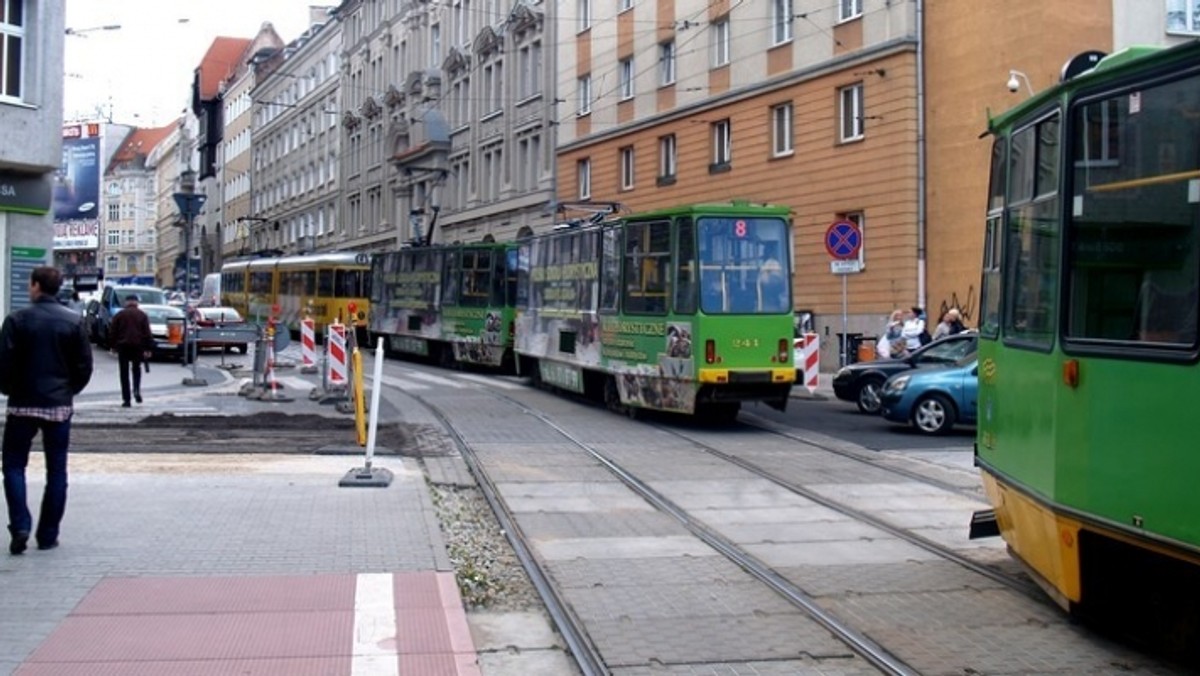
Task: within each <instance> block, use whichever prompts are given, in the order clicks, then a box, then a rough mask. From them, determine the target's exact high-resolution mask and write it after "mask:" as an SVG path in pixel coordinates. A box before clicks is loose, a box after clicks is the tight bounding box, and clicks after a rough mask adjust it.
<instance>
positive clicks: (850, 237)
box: [825, 221, 862, 260]
mask: <svg viewBox="0 0 1200 676" xmlns="http://www.w3.org/2000/svg"><path fill="white" fill-rule="evenodd" d="M861 248H862V231H861V230H859V229H858V226H857V225H855V224H854V223H853V222H851V221H836V222H834V223H833V225H830V226H829V229H828V230H826V231H825V250H826V251H828V252H829V255H830V256H833V257H834V258H837V259H838V260H845V259H847V258H854V257H855V256H857V255H858V251H859V249H861Z"/></svg>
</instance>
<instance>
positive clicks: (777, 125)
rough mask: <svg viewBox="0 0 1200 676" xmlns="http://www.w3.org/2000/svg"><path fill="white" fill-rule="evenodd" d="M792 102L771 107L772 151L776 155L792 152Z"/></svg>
mask: <svg viewBox="0 0 1200 676" xmlns="http://www.w3.org/2000/svg"><path fill="white" fill-rule="evenodd" d="M792 136H793V132H792V104H790V103H785V104H783V105H779V106H774V107H772V108H771V151H772V154H773V155H774V156H775V157H781V156H783V155H791V154H792Z"/></svg>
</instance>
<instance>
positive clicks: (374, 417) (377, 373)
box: [366, 337, 383, 472]
mask: <svg viewBox="0 0 1200 676" xmlns="http://www.w3.org/2000/svg"><path fill="white" fill-rule="evenodd" d="M371 383H372V384H371V408H370V417H368V418H367V463H366V470H367V471H368V472H370V471H371V458H372V457H373V456H374V455H375V427H376V426H377V425H378V423H379V390H381V389H383V338H382V337H380V339H379V340H378V341H377V342H376V344H375V370H374V372H373V373H372V379H371Z"/></svg>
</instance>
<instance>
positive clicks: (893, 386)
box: [883, 375, 912, 392]
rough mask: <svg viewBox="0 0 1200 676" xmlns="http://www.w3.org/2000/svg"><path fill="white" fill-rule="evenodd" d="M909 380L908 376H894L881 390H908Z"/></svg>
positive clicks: (910, 377)
mask: <svg viewBox="0 0 1200 676" xmlns="http://www.w3.org/2000/svg"><path fill="white" fill-rule="evenodd" d="M910 380H912V376H909V375H903V376H896V377H895V378H892V379H891V380H889V381H887V384H886V385H885V386H884V388H883V389H884V390H885V391H887V392H903V391H904V390H905V389H906V388H908V381H910Z"/></svg>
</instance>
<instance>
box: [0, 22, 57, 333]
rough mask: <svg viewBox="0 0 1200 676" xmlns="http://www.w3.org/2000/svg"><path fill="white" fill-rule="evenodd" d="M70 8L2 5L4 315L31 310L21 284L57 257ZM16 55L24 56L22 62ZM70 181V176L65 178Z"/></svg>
mask: <svg viewBox="0 0 1200 676" xmlns="http://www.w3.org/2000/svg"><path fill="white" fill-rule="evenodd" d="M65 30H66V26H65V24H64V10H63V5H62V3H53V2H32V1H31V0H8V1H7V2H5V3H3V4H0V312H3V313H5V314H7V313H8V312H10V311H12V310H14V309H16V308H20V307H23V306H24V305H25V304H26V303H28V301H29V295H28V290H27V288H26V286H25V284H24V283H23V282H21V281H20V280H22V279H27V278H28V276H29V272H28V271H32V269H33V268H34V267H36V266H38V265H46V264H49V263H50V262H51V261H52V260H54V258H53V252H52V248H53V244H54V227H53V221H52V219H53V211H54V209H53V203H54V198H55V194H54V186H55V185H61V186H62V188H63V191H62V192H60V193H59V197H60V198H65V197H69V195H67V194H66V192H65V190H66V187H67V186H66V183H65V180H60V181H58V182H57V183H56V181H55V173H56V172H57V171H58V169H59V167H60V163H61V161H62V144H61V136H60V125H61V124H62V111H63V38H64V32H65ZM14 56H15V57H16V58H15V59H14ZM60 178H62V179H66V178H68V177H60Z"/></svg>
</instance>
